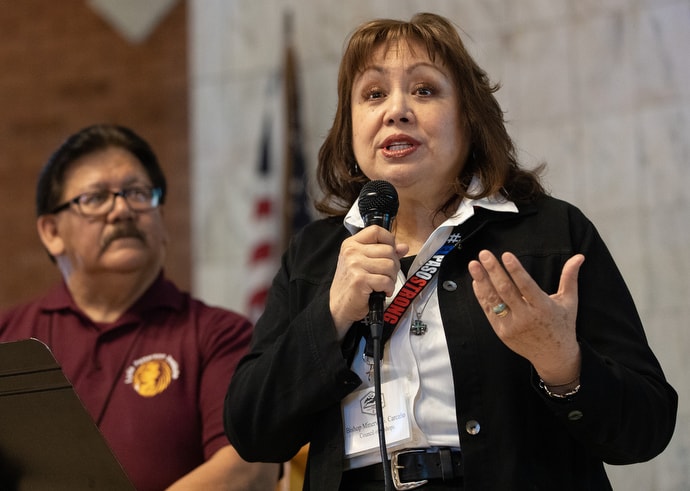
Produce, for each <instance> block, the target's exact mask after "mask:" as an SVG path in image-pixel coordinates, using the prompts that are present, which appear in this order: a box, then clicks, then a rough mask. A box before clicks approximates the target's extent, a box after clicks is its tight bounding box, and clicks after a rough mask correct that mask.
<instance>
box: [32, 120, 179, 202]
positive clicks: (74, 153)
mask: <svg viewBox="0 0 690 491" xmlns="http://www.w3.org/2000/svg"><path fill="white" fill-rule="evenodd" d="M110 147H118V148H123V149H125V150H127V151H128V152H130V153H131V154H132V155H134V156H135V157H136V158H137V159H138V160H139V162H141V165H142V166H143V167H144V169H145V170H146V174H147V175H148V176H149V178H150V179H151V183H152V184H153V187H155V188H160V189H161V191H162V195H161V200H160V202H161V203H163V202H165V194H166V182H165V176H164V175H163V171H162V170H161V167H160V165H159V164H158V158H157V157H156V154H155V153H154V152H153V150H152V149H151V147H150V146H149V144H148V143H147V142H146V141H145V140H144V139H143V138H141V137H140V136H139V135H137V134H136V133H135V132H134V131H132V130H130V129H129V128H125V127H124V126H118V125H114V124H97V125H93V126H88V127H86V128H83V129H82V130H79V131H78V132H77V133H75V134H73V135H72V136H70V137H68V138H67V139H66V140H65V141H64V143H63V144H62V145H60V147H59V148H58V149H57V150H56V151H55V152H54V153H53V155H51V156H50V158H49V159H48V162H46V164H45V165H44V166H43V169H42V170H41V173H40V175H39V177H38V183H37V185H36V215H37V216H41V215H45V214H48V213H51V212H52V210H54V209H55V208H56V207H57V206H58V205H59V204H60V199H61V198H62V191H63V187H64V184H65V182H64V181H65V173H66V172H67V170H68V169H69V167H70V166H71V165H72V164H73V163H74V162H75V161H76V160H78V159H80V158H81V157H83V156H85V155H89V154H92V153H94V152H98V151H100V150H105V149H106V148H110Z"/></svg>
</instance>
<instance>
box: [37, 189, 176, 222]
mask: <svg viewBox="0 0 690 491" xmlns="http://www.w3.org/2000/svg"><path fill="white" fill-rule="evenodd" d="M118 196H121V197H122V198H123V199H124V200H125V202H126V203H127V206H129V208H130V209H131V210H133V211H148V210H153V209H154V208H158V205H160V203H161V198H162V197H163V191H162V190H161V189H160V188H149V187H132V188H125V189H121V190H120V191H107V190H104V191H94V192H91V193H82V194H80V195H79V196H77V197H76V198H72V199H71V200H69V201H67V202H65V203H62V204H61V205H58V206H56V207H55V208H54V209H53V211H51V213H60V212H61V211H63V210H66V209H67V208H69V207H70V206H71V205H75V206H76V207H77V210H78V211H79V213H80V214H81V215H83V216H85V217H98V216H103V215H107V214H108V213H110V212H111V211H113V208H115V198H117V197H118Z"/></svg>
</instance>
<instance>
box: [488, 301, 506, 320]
mask: <svg viewBox="0 0 690 491" xmlns="http://www.w3.org/2000/svg"><path fill="white" fill-rule="evenodd" d="M491 310H493V312H494V314H496V315H497V316H498V317H505V316H506V315H508V306H507V305H506V304H504V303H503V302H501V303H499V304H498V305H494V306H493V307H491Z"/></svg>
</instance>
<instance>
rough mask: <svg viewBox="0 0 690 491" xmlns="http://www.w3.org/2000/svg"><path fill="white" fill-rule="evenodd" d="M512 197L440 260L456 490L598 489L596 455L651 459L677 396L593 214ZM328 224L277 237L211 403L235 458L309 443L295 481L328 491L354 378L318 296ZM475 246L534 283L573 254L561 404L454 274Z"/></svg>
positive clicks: (463, 268) (555, 279) (543, 281)
mask: <svg viewBox="0 0 690 491" xmlns="http://www.w3.org/2000/svg"><path fill="white" fill-rule="evenodd" d="M519 208H520V212H519V213H517V214H515V213H498V212H490V211H487V210H480V209H478V212H477V215H476V216H475V218H473V220H474V225H473V226H472V228H473V229H474V228H475V226H476V227H478V228H477V229H476V231H475V233H474V234H473V235H472V236H471V237H468V238H467V240H466V241H465V242H464V243H463V245H462V247H461V248H460V249H459V250H458V249H455V250H453V251H452V252H451V253H450V254H449V255H448V256H447V257H446V258H445V260H444V261H443V263H442V266H441V269H440V271H439V281H438V295H439V303H440V308H441V315H442V318H443V323H444V328H445V331H446V338H447V342H448V350H449V353H450V358H451V364H452V370H453V377H454V385H455V398H456V407H457V421H458V433H459V435H460V444H461V447H462V454H463V459H464V467H465V490H467V491H470V490H490V491H495V490H501V491H505V490H554V489H559V490H577V491H583V490H605V489H611V487H610V484H609V481H608V479H607V477H606V474H605V471H604V466H603V462H607V463H611V464H630V463H634V462H641V461H645V460H648V459H651V458H652V457H654V456H656V455H658V454H659V453H660V452H661V451H662V450H663V449H664V448H665V447H666V445H667V444H668V442H669V440H670V438H671V435H672V433H673V429H674V425H675V418H676V411H677V404H678V402H677V394H676V392H675V391H674V390H673V388H672V387H671V386H670V385H669V384H668V383H667V382H666V380H665V377H664V374H663V372H662V369H661V367H660V365H659V363H658V361H657V359H656V357H655V356H654V354H653V353H652V351H651V350H650V348H649V346H648V344H647V340H646V338H645V334H644V332H643V328H642V324H641V322H640V319H639V316H638V314H637V311H636V308H635V305H634V304H633V300H632V298H631V295H630V293H629V291H628V288H627V287H626V285H625V283H624V281H623V278H622V277H621V275H620V273H619V271H618V268H617V267H616V265H615V263H614V261H613V259H612V257H611V255H610V254H609V251H608V250H607V248H606V246H605V244H604V242H603V241H602V239H601V237H600V236H599V234H598V233H597V231H596V229H595V227H594V226H593V225H592V223H591V222H590V221H589V220H588V219H587V218H586V217H585V216H584V215H583V214H582V213H581V212H580V211H579V210H578V209H577V208H575V207H574V206H572V205H570V204H568V203H565V202H563V201H560V200H557V199H555V198H549V197H545V198H543V199H540V200H539V201H537V202H535V203H531V204H529V205H519ZM342 220H343V217H333V218H327V219H323V220H319V221H316V222H314V223H312V224H310V225H309V226H307V227H306V228H305V229H304V230H303V231H302V232H301V233H300V234H299V235H298V236H296V237H295V238H294V240H293V241H292V243H291V245H290V247H289V248H288V250H287V251H286V253H285V254H284V256H283V259H282V265H281V269H280V271H279V272H278V274H277V275H276V277H275V279H274V282H273V286H272V288H271V292H270V295H269V298H268V302H267V306H266V310H265V312H264V314H263V316H262V317H261V318H260V319H259V321H258V322H257V325H256V328H255V331H254V338H253V342H252V347H251V349H250V353H249V354H248V355H246V356H245V357H244V359H243V360H242V361H241V362H240V365H239V366H238V368H237V371H236V372H235V375H234V377H233V380H232V382H231V385H230V387H229V390H228V395H227V398H226V404H225V427H226V432H227V434H228V437H229V439H230V441H231V443H232V444H233V445H234V446H235V448H236V449H237V451H238V452H239V453H240V455H241V456H242V457H243V458H245V459H247V460H250V461H269V462H283V461H287V460H289V459H290V458H291V457H292V456H293V455H294V454H295V453H296V452H297V451H298V450H299V449H300V448H301V447H302V445H304V444H305V443H307V442H309V443H310V447H309V463H308V471H307V477H306V479H305V489H311V490H317V491H333V490H337V489H338V486H339V482H340V477H341V473H342V469H343V468H342V462H343V455H344V450H343V448H344V440H343V427H342V418H341V408H340V402H341V399H342V398H343V397H344V396H345V395H347V394H348V393H350V392H352V391H353V390H355V389H356V388H357V386H358V385H359V384H360V379H359V378H358V377H357V376H356V375H355V374H354V373H353V372H352V371H350V369H349V365H350V362H351V358H352V356H353V352H354V348H355V346H356V345H357V343H358V341H359V334H358V333H359V332H361V331H360V330H359V329H356V328H352V329H351V330H350V332H349V334H348V336H347V337H346V338H345V340H344V342H343V343H339V342H338V341H337V339H336V332H335V327H334V325H333V321H332V319H331V316H330V312H329V306H328V297H329V287H330V283H331V280H332V277H333V274H334V271H335V265H336V260H337V256H338V252H339V250H340V244H341V242H342V241H343V240H344V239H345V238H346V237H348V236H349V233H348V231H347V230H346V229H345V228H344V226H343V225H342ZM482 249H488V250H490V251H492V252H493V253H494V254H497V255H498V254H501V253H502V252H504V251H511V252H513V253H515V254H516V255H517V256H518V258H519V259H520V261H521V262H522V264H523V265H524V266H525V268H526V269H527V271H529V273H530V274H531V275H532V277H533V278H534V279H535V281H536V282H537V283H538V284H539V285H540V286H541V288H542V289H543V290H545V291H546V292H548V293H553V292H555V291H556V290H557V289H558V284H559V279H560V274H561V270H562V268H563V264H564V263H565V261H566V260H567V259H568V258H569V257H571V256H572V255H573V254H575V253H582V254H584V255H585V262H584V264H583V266H582V267H581V269H580V274H579V309H578V318H577V332H578V337H579V341H580V345H581V350H582V373H581V385H582V388H581V389H580V391H579V393H578V394H577V395H576V396H575V397H574V398H573V399H572V400H570V401H560V400H554V399H551V398H549V397H548V396H546V395H545V394H544V393H543V392H542V390H541V389H539V387H538V384H537V382H538V379H537V377H536V375H535V372H534V370H533V369H532V367H531V365H530V363H529V362H528V361H527V360H525V359H524V358H522V357H520V356H519V355H517V354H515V353H513V352H512V351H511V350H509V349H508V348H507V347H506V346H505V345H504V344H503V343H502V342H501V341H500V340H499V339H498V337H497V336H496V335H495V333H494V331H493V329H492V328H491V326H490V325H489V323H488V321H487V319H486V317H485V314H484V312H483V311H482V309H481V307H480V306H479V304H478V302H477V300H476V299H475V297H474V294H473V292H472V286H471V282H472V280H471V277H470V276H469V273H468V271H467V264H468V262H469V261H470V260H471V259H474V258H476V257H477V254H478V253H479V251H480V250H482ZM477 424H478V426H477ZM472 428H474V430H475V431H471V432H470V431H469V430H470V429H472ZM477 428H479V431H478V432H477V431H476V429H477Z"/></svg>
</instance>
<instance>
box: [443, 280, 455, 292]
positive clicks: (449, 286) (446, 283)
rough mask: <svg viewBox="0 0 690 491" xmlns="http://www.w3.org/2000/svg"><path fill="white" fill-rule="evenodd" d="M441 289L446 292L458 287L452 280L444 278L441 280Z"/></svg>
mask: <svg viewBox="0 0 690 491" xmlns="http://www.w3.org/2000/svg"><path fill="white" fill-rule="evenodd" d="M443 289H444V290H446V291H447V292H454V291H455V290H457V289H458V284H457V283H456V282H454V281H450V280H446V281H444V282H443Z"/></svg>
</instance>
